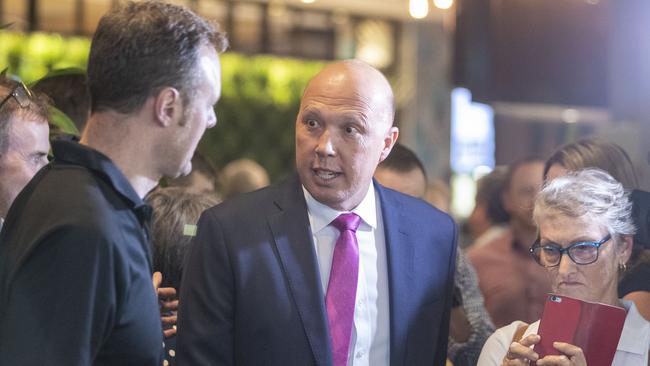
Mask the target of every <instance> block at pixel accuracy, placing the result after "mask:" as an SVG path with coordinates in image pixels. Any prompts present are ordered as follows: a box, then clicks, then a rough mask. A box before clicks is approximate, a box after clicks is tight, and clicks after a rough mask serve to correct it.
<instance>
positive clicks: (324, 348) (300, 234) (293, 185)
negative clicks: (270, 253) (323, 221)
mask: <svg viewBox="0 0 650 366" xmlns="http://www.w3.org/2000/svg"><path fill="white" fill-rule="evenodd" d="M283 188H284V192H281V193H280V195H279V198H278V199H277V200H276V202H275V203H276V206H277V207H278V209H279V211H278V212H277V213H275V214H272V215H270V216H269V217H268V223H269V226H270V228H271V231H272V233H273V238H274V242H275V246H276V249H277V252H278V256H279V258H280V262H281V265H282V269H283V270H284V274H285V277H286V279H287V283H288V284H289V289H290V292H291V294H292V297H293V301H294V303H295V306H296V308H297V309H298V315H299V316H300V320H301V321H302V324H303V327H304V330H305V335H306V336H307V339H308V340H309V344H310V345H311V349H312V352H313V354H314V359H315V361H316V364H317V365H331V364H332V358H331V344H330V338H329V330H328V326H327V316H326V311H325V302H324V295H323V290H322V285H321V283H320V275H319V271H318V262H317V259H316V253H315V250H314V243H313V240H312V234H311V229H310V226H309V217H308V215H307V204H306V203H305V197H304V194H303V192H302V188H301V185H300V182H299V181H298V178H297V176H295V177H294V178H293V179H291V180H289V181H288V182H287V184H285V185H283Z"/></svg>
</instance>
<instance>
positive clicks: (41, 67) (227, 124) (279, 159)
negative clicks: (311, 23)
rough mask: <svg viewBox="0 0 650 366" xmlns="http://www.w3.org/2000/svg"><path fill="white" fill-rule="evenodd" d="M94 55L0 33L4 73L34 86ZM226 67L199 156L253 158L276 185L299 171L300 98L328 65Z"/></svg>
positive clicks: (46, 38) (252, 60)
mask: <svg viewBox="0 0 650 366" xmlns="http://www.w3.org/2000/svg"><path fill="white" fill-rule="evenodd" d="M89 50H90V40H89V39H87V38H81V37H65V38H64V37H62V36H60V35H57V34H46V33H32V34H30V35H25V34H21V33H15V32H9V31H0V70H2V69H4V68H5V67H8V68H9V72H10V73H13V74H17V75H19V76H20V77H21V78H22V79H23V80H24V81H25V82H26V83H31V82H33V81H35V80H38V79H39V78H42V77H43V76H45V75H46V74H48V72H50V71H51V70H54V69H60V68H67V67H79V68H84V69H85V67H86V63H87V61H88V52H89ZM221 64H222V65H221V66H222V89H223V90H222V96H221V100H220V101H219V103H218V104H217V107H216V113H217V119H218V123H217V126H216V127H215V128H213V129H211V130H208V131H207V132H206V134H205V136H204V137H203V140H202V141H201V144H200V146H199V151H200V152H201V153H203V154H204V156H206V158H207V159H208V160H210V161H211V162H212V163H214V164H215V166H217V167H223V166H224V165H225V164H227V163H228V162H230V161H232V160H235V159H238V158H250V159H253V160H256V161H258V162H259V163H260V164H261V165H262V166H264V167H265V168H266V169H267V170H268V171H269V174H270V176H271V179H273V180H276V179H278V178H280V177H282V176H285V175H287V174H288V173H289V172H291V171H292V170H293V166H294V140H293V131H294V123H295V119H296V114H297V112H298V108H299V105H300V96H301V94H302V90H303V88H304V87H305V85H306V84H307V81H308V80H309V79H310V78H311V77H312V76H314V75H315V74H316V73H317V72H318V71H319V70H320V69H321V68H322V67H323V66H324V63H322V62H314V61H301V60H296V59H288V58H278V57H273V56H253V57H249V56H243V55H239V54H234V53H227V54H224V55H222V56H221ZM59 120H61V121H63V122H62V123H63V125H64V126H67V124H65V121H64V120H62V119H60V118H59Z"/></svg>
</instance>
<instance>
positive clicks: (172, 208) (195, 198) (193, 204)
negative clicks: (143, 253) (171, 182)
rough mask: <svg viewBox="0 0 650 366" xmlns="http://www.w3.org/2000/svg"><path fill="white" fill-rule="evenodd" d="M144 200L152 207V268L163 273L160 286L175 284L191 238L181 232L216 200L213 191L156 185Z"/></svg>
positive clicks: (196, 220)
mask: <svg viewBox="0 0 650 366" xmlns="http://www.w3.org/2000/svg"><path fill="white" fill-rule="evenodd" d="M146 201H147V203H148V204H149V205H151V207H152V208H153V221H152V223H151V242H152V245H153V268H154V271H160V272H161V273H162V274H163V283H162V285H163V287H169V286H171V287H174V288H178V287H179V285H180V283H181V276H182V272H183V259H184V257H185V253H187V251H188V249H189V246H190V243H191V241H192V236H191V235H186V234H185V233H184V230H185V226H186V225H190V227H192V226H194V225H196V223H197V222H198V221H199V217H200V216H201V213H202V212H203V211H204V210H206V209H207V208H210V207H212V206H214V205H216V204H217V203H219V201H218V200H217V198H216V197H215V196H213V195H210V194H197V193H190V192H187V191H186V190H184V189H183V188H180V187H167V188H158V189H156V190H155V191H153V192H151V193H150V194H149V195H148V196H147V197H146Z"/></svg>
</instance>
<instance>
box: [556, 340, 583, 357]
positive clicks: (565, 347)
mask: <svg viewBox="0 0 650 366" xmlns="http://www.w3.org/2000/svg"><path fill="white" fill-rule="evenodd" d="M553 348H555V349H556V350H558V351H560V352H562V353H563V354H565V355H567V356H569V358H571V359H573V358H577V359H581V360H584V358H585V355H584V353H583V352H582V348H580V347H578V346H574V345H572V344H569V343H564V342H553Z"/></svg>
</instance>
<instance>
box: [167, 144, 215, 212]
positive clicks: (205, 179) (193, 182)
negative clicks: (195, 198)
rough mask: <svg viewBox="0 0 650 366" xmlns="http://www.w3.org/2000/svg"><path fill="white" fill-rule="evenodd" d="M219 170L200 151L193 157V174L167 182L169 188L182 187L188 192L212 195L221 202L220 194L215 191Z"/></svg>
mask: <svg viewBox="0 0 650 366" xmlns="http://www.w3.org/2000/svg"><path fill="white" fill-rule="evenodd" d="M216 178H217V170H216V169H215V168H214V166H212V163H210V162H209V161H208V159H206V158H205V156H203V154H201V153H200V152H199V151H196V152H195V153H194V156H193V157H192V172H191V173H190V174H188V175H185V176H182V177H177V178H174V179H168V180H167V182H166V183H167V186H168V187H181V188H183V189H185V190H186V191H188V192H191V193H197V194H211V195H213V196H214V197H215V199H217V200H220V194H219V193H218V192H217V191H216V189H215V183H216Z"/></svg>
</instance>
